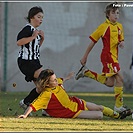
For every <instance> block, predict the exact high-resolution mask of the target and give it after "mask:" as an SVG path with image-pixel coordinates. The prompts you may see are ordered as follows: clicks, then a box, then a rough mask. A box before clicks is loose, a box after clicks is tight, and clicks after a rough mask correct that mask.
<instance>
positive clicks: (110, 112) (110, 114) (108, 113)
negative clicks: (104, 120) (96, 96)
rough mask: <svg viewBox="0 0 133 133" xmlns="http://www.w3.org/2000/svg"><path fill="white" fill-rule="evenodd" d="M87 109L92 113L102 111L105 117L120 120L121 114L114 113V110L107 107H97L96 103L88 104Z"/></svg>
mask: <svg viewBox="0 0 133 133" xmlns="http://www.w3.org/2000/svg"><path fill="white" fill-rule="evenodd" d="M86 107H87V108H88V110H90V111H101V112H103V115H105V116H108V117H111V118H118V117H119V113H117V112H114V111H113V110H112V109H110V108H108V107H105V106H102V105H97V104H94V103H90V102H87V103H86Z"/></svg>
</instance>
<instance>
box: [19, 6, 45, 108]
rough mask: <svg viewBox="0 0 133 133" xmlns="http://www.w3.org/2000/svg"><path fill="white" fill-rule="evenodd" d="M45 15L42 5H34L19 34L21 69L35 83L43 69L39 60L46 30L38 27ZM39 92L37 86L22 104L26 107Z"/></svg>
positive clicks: (27, 79)
mask: <svg viewBox="0 0 133 133" xmlns="http://www.w3.org/2000/svg"><path fill="white" fill-rule="evenodd" d="M43 16H44V14H43V10H42V8H41V7H37V6H35V7H32V8H31V9H30V10H29V12H28V17H27V21H28V24H26V25H25V26H24V28H22V29H21V31H20V32H19V33H18V35H17V45H18V46H19V47H20V50H19V55H18V66H19V69H20V71H21V72H22V73H23V74H24V75H25V80H26V81H27V82H31V81H33V82H34V83H35V85H36V79H37V78H38V76H39V74H40V72H41V71H42V70H43V68H42V65H41V64H40V60H39V56H40V53H39V49H40V46H41V45H42V43H43V41H44V32H43V31H42V30H39V29H38V27H39V26H40V25H41V24H42V21H43ZM39 94H40V90H39V89H38V88H37V87H35V88H34V89H33V90H32V91H31V92H30V93H29V95H28V96H27V97H26V98H24V99H23V100H21V101H20V106H21V107H23V108H24V109H25V108H26V107H27V105H29V104H30V103H31V102H32V101H33V100H34V99H35V98H36V97H37V96H38V95H39Z"/></svg>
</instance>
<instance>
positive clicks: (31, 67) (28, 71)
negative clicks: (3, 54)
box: [18, 58, 42, 82]
mask: <svg viewBox="0 0 133 133" xmlns="http://www.w3.org/2000/svg"><path fill="white" fill-rule="evenodd" d="M18 67H19V69H20V71H21V72H22V73H23V74H24V75H25V80H26V81H27V82H31V81H32V80H33V81H34V80H35V78H34V73H35V71H36V70H38V69H40V68H41V67H42V65H41V64H40V61H39V60H38V59H37V60H24V59H21V58H18Z"/></svg>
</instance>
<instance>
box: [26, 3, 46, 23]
mask: <svg viewBox="0 0 133 133" xmlns="http://www.w3.org/2000/svg"><path fill="white" fill-rule="evenodd" d="M39 12H42V13H43V10H42V8H41V7H38V6H35V7H32V8H31V9H30V10H29V12H28V17H27V18H26V19H27V20H28V22H29V23H30V19H31V18H33V17H34V16H35V15H36V14H37V13H39Z"/></svg>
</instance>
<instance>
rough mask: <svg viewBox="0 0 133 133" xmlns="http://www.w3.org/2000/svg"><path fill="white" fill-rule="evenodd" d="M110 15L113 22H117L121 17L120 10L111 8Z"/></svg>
mask: <svg viewBox="0 0 133 133" xmlns="http://www.w3.org/2000/svg"><path fill="white" fill-rule="evenodd" d="M108 17H109V20H110V21H111V22H113V23H115V22H116V21H117V20H118V19H119V10H118V9H117V10H116V11H114V10H111V11H110V14H109V16H108Z"/></svg>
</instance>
